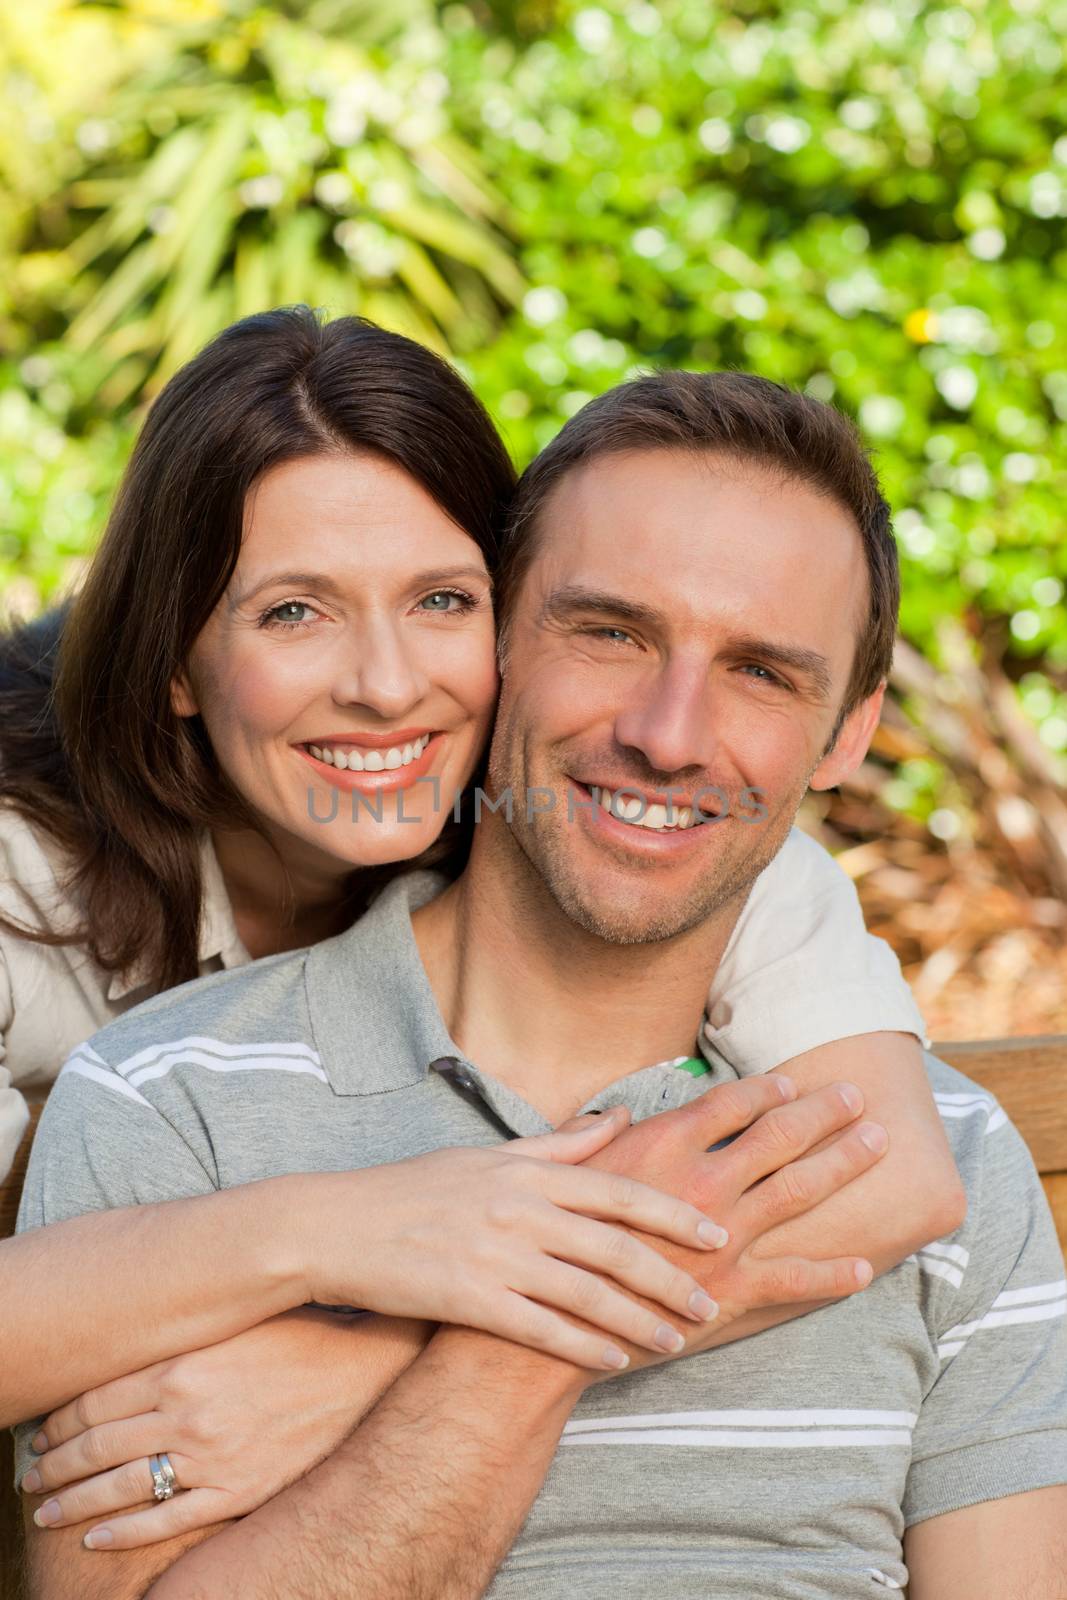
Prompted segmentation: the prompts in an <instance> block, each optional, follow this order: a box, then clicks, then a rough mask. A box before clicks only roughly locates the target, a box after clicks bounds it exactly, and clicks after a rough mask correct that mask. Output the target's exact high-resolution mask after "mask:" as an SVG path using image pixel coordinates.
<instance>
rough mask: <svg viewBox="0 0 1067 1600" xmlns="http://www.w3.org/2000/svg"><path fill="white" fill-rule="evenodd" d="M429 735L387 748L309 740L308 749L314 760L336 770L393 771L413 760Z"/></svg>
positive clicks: (427, 740) (419, 754) (424, 745)
mask: <svg viewBox="0 0 1067 1600" xmlns="http://www.w3.org/2000/svg"><path fill="white" fill-rule="evenodd" d="M430 737H431V735H430V734H428V733H424V734H422V736H421V737H420V738H418V739H413V740H412V741H411V743H410V744H395V745H390V746H389V748H388V750H354V749H353V748H352V746H351V745H344V746H342V745H328V744H309V745H308V749H309V750H310V751H311V754H312V755H313V756H314V757H315V760H316V761H325V763H326V765H327V766H328V767H336V768H337V770H338V771H339V772H395V771H396V769H397V768H398V767H407V766H410V765H411V763H412V762H413V761H417V760H418V758H419V756H421V755H422V752H423V751H424V750H425V749H426V746H427V745H428V744H429V742H430Z"/></svg>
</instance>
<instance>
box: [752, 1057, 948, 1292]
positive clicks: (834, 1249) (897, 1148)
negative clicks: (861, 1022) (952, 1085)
mask: <svg viewBox="0 0 1067 1600" xmlns="http://www.w3.org/2000/svg"><path fill="white" fill-rule="evenodd" d="M781 1070H782V1071H784V1072H787V1073H788V1074H789V1076H790V1077H791V1078H792V1079H794V1081H795V1082H796V1083H797V1085H798V1086H799V1087H800V1089H801V1092H802V1093H810V1092H811V1091H812V1090H814V1089H816V1088H821V1087H822V1086H823V1085H824V1084H827V1083H834V1082H836V1081H837V1080H838V1079H842V1078H844V1079H847V1081H848V1082H849V1083H854V1084H856V1085H857V1086H858V1087H859V1088H860V1089H861V1090H862V1091H863V1099H864V1105H865V1115H866V1116H868V1117H869V1118H871V1120H872V1121H874V1122H878V1123H881V1125H882V1127H883V1128H885V1129H886V1131H887V1133H888V1134H889V1149H888V1150H887V1151H886V1154H885V1155H884V1156H883V1157H882V1159H881V1161H879V1163H878V1165H877V1166H876V1167H872V1169H871V1170H870V1171H869V1172H865V1173H864V1174H863V1176H862V1177H860V1178H858V1179H857V1180H856V1182H855V1183H853V1184H850V1185H849V1187H848V1188H847V1189H841V1190H839V1191H838V1192H837V1193H836V1194H833V1195H831V1196H830V1198H829V1199H828V1200H824V1201H823V1203H822V1205H820V1206H819V1208H818V1210H817V1211H813V1212H811V1213H809V1214H808V1215H807V1216H804V1217H800V1218H798V1219H797V1220H796V1221H794V1222H787V1223H784V1224H783V1225H782V1226H781V1227H778V1228H773V1229H772V1230H771V1231H770V1232H769V1233H768V1234H766V1235H765V1237H764V1238H763V1239H762V1240H761V1241H760V1243H759V1245H758V1246H757V1247H756V1248H755V1253H756V1254H757V1255H763V1254H769V1255H786V1254H795V1255H809V1256H812V1257H816V1258H817V1257H820V1256H827V1257H829V1256H839V1255H845V1254H847V1253H851V1254H853V1255H861V1256H865V1257H866V1259H867V1260H868V1261H869V1262H870V1263H871V1265H872V1266H873V1267H874V1271H875V1276H876V1277H878V1276H880V1275H881V1274H882V1273H883V1272H888V1271H889V1270H890V1268H891V1267H895V1266H897V1265H899V1263H900V1262H901V1261H903V1260H904V1259H905V1257H906V1256H910V1255H911V1254H912V1252H913V1251H915V1250H918V1249H920V1248H921V1247H922V1246H923V1245H925V1244H930V1243H931V1242H932V1241H933V1240H934V1239H942V1238H944V1237H945V1235H946V1234H949V1233H954V1232H955V1230H956V1229H957V1228H958V1227H960V1226H961V1225H962V1223H963V1220H964V1218H965V1216H966V1214H967V1198H966V1195H965V1193H964V1188H963V1183H962V1181H961V1179H960V1175H959V1173H958V1171H957V1170H956V1163H955V1161H954V1160H953V1158H952V1152H951V1150H950V1149H949V1144H948V1140H947V1139H946V1137H945V1130H944V1125H943V1123H942V1121H941V1116H940V1114H939V1112H938V1109H937V1106H936V1104H935V1102H934V1097H933V1093H932V1091H931V1089H930V1083H929V1079H928V1077H927V1074H926V1068H925V1066H924V1064H923V1056H922V1050H921V1048H920V1046H919V1041H918V1039H916V1038H915V1037H914V1036H913V1035H912V1034H909V1033H869V1034H861V1035H859V1036H857V1037H855V1038H849V1039H834V1040H831V1042H830V1043H829V1044H824V1045H820V1046H819V1047H818V1049H815V1050H808V1051H806V1052H805V1053H804V1054H803V1055H799V1056H794V1057H793V1059H792V1060H791V1061H787V1062H785V1063H784V1064H783V1066H782V1068H781Z"/></svg>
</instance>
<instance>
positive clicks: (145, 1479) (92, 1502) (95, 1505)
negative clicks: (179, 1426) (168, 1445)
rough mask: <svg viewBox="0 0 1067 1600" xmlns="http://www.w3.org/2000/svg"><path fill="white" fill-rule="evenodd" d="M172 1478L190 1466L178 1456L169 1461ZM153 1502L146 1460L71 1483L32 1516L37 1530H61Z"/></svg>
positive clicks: (127, 1463) (138, 1459)
mask: <svg viewBox="0 0 1067 1600" xmlns="http://www.w3.org/2000/svg"><path fill="white" fill-rule="evenodd" d="M171 1459H172V1464H173V1466H174V1471H175V1474H176V1475H178V1473H179V1464H180V1465H181V1466H182V1467H183V1468H184V1470H185V1471H186V1472H188V1471H189V1468H190V1466H191V1463H188V1462H185V1461H184V1458H183V1457H181V1456H177V1457H172V1458H171ZM151 1498H152V1473H151V1471H150V1469H149V1466H148V1457H147V1456H137V1457H136V1459H131V1460H130V1461H127V1462H124V1464H123V1465H122V1466H121V1467H116V1468H115V1469H114V1470H113V1471H111V1472H101V1473H98V1474H97V1475H96V1477H94V1478H86V1479H84V1480H83V1481H82V1482H81V1483H72V1484H71V1485H70V1486H69V1487H68V1488H65V1489H59V1490H58V1491H57V1492H56V1493H55V1494H54V1495H52V1496H51V1497H50V1498H49V1499H47V1500H45V1501H44V1502H43V1504H41V1505H40V1506H38V1508H37V1510H36V1511H35V1512H34V1514H33V1520H34V1522H36V1524H37V1526H38V1527H39V1528H63V1527H67V1526H69V1525H70V1524H71V1523H74V1522H85V1521H86V1520H87V1519H88V1518H89V1517H106V1516H109V1515H110V1514H111V1513H112V1512H114V1511H128V1510H129V1509H130V1507H131V1506H137V1505H140V1504H141V1503H142V1501H144V1500H150V1499H151Z"/></svg>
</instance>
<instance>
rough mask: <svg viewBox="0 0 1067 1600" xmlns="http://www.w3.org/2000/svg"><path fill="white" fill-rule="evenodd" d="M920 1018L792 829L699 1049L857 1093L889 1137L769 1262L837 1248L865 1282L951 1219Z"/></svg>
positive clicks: (950, 1170) (950, 1172) (843, 893)
mask: <svg viewBox="0 0 1067 1600" xmlns="http://www.w3.org/2000/svg"><path fill="white" fill-rule="evenodd" d="M924 1035H925V1027H924V1023H923V1019H922V1016H921V1014H920V1012H919V1010H918V1007H917V1006H916V1004H915V1000H914V998H913V996H912V994H911V991H910V989H909V988H908V986H907V984H906V983H905V981H904V978H903V975H902V973H901V970H900V963H899V962H898V961H897V958H896V956H895V955H894V954H893V951H892V950H891V949H890V947H889V946H888V945H887V944H886V943H885V941H884V940H882V939H877V938H874V937H873V936H872V935H871V934H869V933H868V932H867V928H866V925H865V923H864V920H863V911H862V908H861V906H860V902H859V897H858V896H857V894H856V890H855V887H854V885H853V883H852V881H851V879H850V878H849V877H848V875H847V874H846V873H845V872H844V871H842V869H841V867H839V866H838V864H837V863H836V862H835V860H834V859H833V857H832V856H831V855H829V853H828V852H827V851H826V850H824V849H823V848H822V846H821V845H819V844H817V843H816V842H815V840H814V839H811V838H809V837H808V836H807V835H806V834H803V833H801V832H800V830H799V829H797V828H794V829H793V830H792V832H791V833H790V835H789V837H788V839H787V840H786V842H785V844H784V845H783V847H782V849H781V850H780V851H779V852H778V854H777V856H775V858H774V860H773V861H772V862H771V863H770V865H769V866H768V867H767V868H765V870H764V871H763V872H762V873H761V874H760V876H759V877H758V878H757V879H756V882H755V884H754V885H753V887H752V892H751V894H750V895H749V898H748V900H747V902H746V904H745V906H744V909H743V911H742V912H741V915H740V917H739V918H738V921H737V925H736V927H735V929H734V933H733V937H732V938H731V940H730V943H729V945H728V946H727V949H726V952H725V954H724V956H723V959H722V961H721V963H720V965H719V968H718V971H717V972H716V974H715V979H714V982H713V983H712V986H711V991H710V993H709V996H708V1019H707V1022H706V1024H705V1027H704V1037H705V1039H706V1040H707V1042H708V1043H709V1044H710V1045H711V1046H712V1048H713V1050H714V1052H715V1053H716V1054H717V1055H719V1056H721V1057H722V1058H723V1059H724V1060H725V1061H727V1062H728V1063H729V1065H730V1066H732V1067H733V1069H734V1070H735V1071H736V1072H737V1073H738V1074H739V1075H740V1076H742V1077H748V1076H750V1075H752V1074H754V1073H760V1072H766V1071H767V1070H768V1069H769V1068H772V1067H775V1066H777V1067H778V1068H779V1069H780V1070H782V1071H785V1072H787V1073H788V1074H789V1076H790V1077H791V1078H794V1079H795V1080H796V1083H797V1085H798V1087H799V1088H800V1090H801V1092H802V1093H810V1092H811V1091H812V1090H814V1089H819V1088H822V1087H823V1086H824V1085H826V1084H828V1083H833V1082H835V1081H836V1080H838V1079H841V1078H844V1079H847V1080H848V1082H850V1083H855V1084H856V1085H857V1086H858V1087H859V1088H860V1089H861V1090H862V1091H863V1097H864V1101H865V1104H866V1107H867V1115H868V1116H869V1117H871V1118H872V1119H873V1120H874V1121H875V1122H879V1123H881V1125H882V1126H883V1127H884V1128H885V1129H886V1131H887V1132H888V1134H889V1150H888V1153H887V1155H886V1156H885V1158H884V1160H882V1161H881V1162H879V1164H878V1166H877V1168H876V1169H875V1170H874V1171H873V1172H870V1173H868V1174H867V1175H866V1176H865V1177H864V1178H862V1179H861V1180H860V1182H859V1183H857V1184H855V1185H853V1186H852V1188H851V1189H850V1190H849V1191H848V1192H847V1194H845V1193H844V1192H843V1193H842V1194H840V1195H838V1196H836V1197H835V1199H834V1201H833V1203H832V1204H831V1205H830V1206H828V1207H820V1209H819V1212H818V1216H817V1220H816V1218H815V1217H812V1218H805V1219H804V1221H803V1222H802V1223H800V1224H799V1225H797V1226H796V1227H793V1226H792V1225H791V1226H790V1230H789V1232H788V1234H782V1236H781V1237H779V1236H778V1234H776V1233H772V1234H769V1235H768V1237H767V1247H768V1248H770V1249H773V1250H775V1251H777V1250H780V1249H784V1247H785V1243H786V1242H789V1243H791V1244H792V1246H793V1248H795V1249H796V1250H797V1251H798V1252H799V1253H800V1254H810V1253H812V1252H813V1251H814V1250H817V1249H818V1242H819V1235H820V1234H822V1235H823V1237H824V1238H825V1251H826V1254H828V1255H838V1254H841V1253H842V1251H843V1250H849V1251H852V1252H854V1253H856V1254H860V1255H864V1256H866V1257H867V1259H868V1260H869V1261H871V1262H873V1264H874V1267H875V1271H876V1272H878V1273H881V1272H885V1271H887V1270H888V1269H889V1268H890V1267H893V1266H896V1265H897V1263H898V1262H900V1261H903V1259H904V1258H905V1256H908V1255H910V1254H911V1253H912V1251H913V1250H916V1249H917V1248H919V1246H921V1245H924V1244H929V1243H930V1242H931V1241H932V1240H934V1239H939V1238H942V1237H943V1236H944V1235H945V1234H946V1233H951V1232H953V1231H954V1230H955V1229H956V1228H957V1227H959V1225H960V1223H961V1222H962V1221H963V1215H964V1210H965V1201H964V1194H963V1186H962V1184H961V1182H960V1178H959V1174H958V1172H957V1171H956V1165H955V1162H954V1161H953V1159H952V1154H951V1151H950V1150H949V1146H948V1141H947V1140H946V1138H945V1135H944V1131H943V1128H942V1124H941V1118H940V1116H939V1114H938V1110H937V1107H936V1105H935V1104H934V1098H933V1095H932V1093H931V1091H930V1086H929V1083H928V1081H927V1076H926V1071H925V1068H924V1066H923V1060H922V1051H921V1041H923V1039H924Z"/></svg>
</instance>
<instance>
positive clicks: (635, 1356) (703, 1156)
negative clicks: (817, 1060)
mask: <svg viewBox="0 0 1067 1600" xmlns="http://www.w3.org/2000/svg"><path fill="white" fill-rule="evenodd" d="M795 1092H796V1091H795V1087H794V1085H793V1084H792V1082H791V1080H789V1079H787V1078H783V1077H782V1076H781V1075H780V1074H778V1073H775V1074H769V1075H766V1076H761V1077H754V1078H745V1079H742V1080H741V1081H740V1082H737V1083H727V1084H722V1085H720V1086H718V1087H717V1088H714V1089H710V1090H709V1091H708V1092H707V1094H704V1095H701V1096H700V1097H699V1098H698V1099H696V1100H692V1101H690V1103H689V1104H688V1105H686V1106H682V1107H681V1108H680V1109H679V1110H677V1111H667V1112H663V1113H661V1114H660V1115H659V1116H655V1117H648V1118H646V1119H645V1120H644V1121H643V1122H639V1123H637V1124H635V1126H633V1127H631V1128H629V1129H627V1130H626V1131H625V1132H624V1133H622V1134H620V1135H619V1137H618V1138H617V1139H616V1140H615V1141H614V1142H613V1143H612V1144H611V1145H609V1146H608V1147H607V1148H606V1149H604V1150H602V1151H600V1152H598V1153H597V1155H595V1156H593V1157H592V1158H591V1159H590V1162H589V1165H591V1166H597V1167H600V1168H601V1169H603V1170H606V1171H610V1172H619V1173H625V1174H626V1175H627V1176H628V1177H632V1178H638V1179H640V1180H641V1182H643V1183H646V1184H651V1185H652V1186H653V1187H654V1188H657V1189H662V1190H664V1191H665V1192H666V1193H669V1194H675V1195H677V1196H679V1198H682V1199H685V1200H688V1201H689V1202H690V1203H691V1204H693V1205H696V1206H698V1207H699V1208H700V1209H701V1210H702V1211H704V1212H706V1213H707V1214H708V1215H709V1216H711V1217H714V1218H715V1220H716V1222H719V1223H721V1224H722V1226H723V1227H724V1228H725V1229H726V1230H727V1232H728V1233H729V1236H730V1237H729V1242H728V1243H727V1244H726V1245H725V1246H724V1247H723V1248H722V1249H721V1250H719V1251H717V1252H716V1253H715V1254H714V1255H712V1256H706V1255H703V1254H701V1253H700V1252H698V1251H695V1250H688V1249H685V1248H683V1247H681V1246H678V1245H672V1244H667V1243H666V1242H665V1241H664V1240H662V1239H657V1240H655V1241H654V1243H655V1247H656V1249H657V1250H659V1251H660V1252H661V1254H663V1255H665V1256H666V1257H667V1259H668V1260H669V1261H671V1262H672V1263H673V1264H675V1265H677V1266H678V1267H681V1268H683V1269H684V1270H685V1271H686V1272H689V1273H691V1274H692V1275H693V1276H694V1277H696V1278H698V1279H699V1280H700V1281H701V1282H702V1283H703V1285H704V1287H705V1289H706V1291H707V1293H708V1294H709V1295H710V1296H711V1297H712V1299H713V1300H714V1301H715V1302H716V1304H717V1314H713V1317H712V1319H711V1320H709V1321H708V1322H706V1323H705V1324H704V1325H703V1326H699V1327H697V1328H687V1330H686V1338H685V1342H684V1349H685V1350H686V1352H687V1353H690V1354H691V1353H694V1352H696V1351H698V1350H704V1349H707V1348H709V1347H710V1346H711V1345H713V1344H721V1343H724V1342H726V1340H727V1339H728V1338H729V1337H731V1335H730V1334H728V1333H727V1330H728V1329H729V1328H730V1326H731V1324H734V1323H736V1322H737V1321H738V1319H740V1318H742V1317H744V1316H745V1315H746V1313H749V1312H753V1311H755V1312H757V1313H759V1312H760V1311H761V1310H762V1309H765V1308H770V1307H775V1308H784V1309H783V1310H782V1311H779V1312H778V1313H777V1314H775V1315H774V1316H773V1317H772V1319H771V1320H782V1316H783V1315H796V1314H798V1311H799V1309H800V1308H803V1309H805V1310H811V1309H813V1308H814V1307H815V1306H816V1305H823V1304H826V1303H827V1302H828V1301H832V1300H840V1299H843V1298H845V1297H846V1296H847V1295H850V1294H854V1293H855V1292H856V1291H857V1290H858V1289H862V1288H865V1287H866V1285H867V1284H868V1283H870V1281H871V1277H872V1269H871V1265H870V1263H869V1262H868V1261H866V1260H864V1259H863V1258H862V1257H856V1256H846V1257H841V1258H837V1259H835V1260H830V1261H815V1260H806V1259H804V1258H802V1257H797V1256H783V1257H778V1258H774V1257H771V1258H760V1259H757V1257H756V1256H755V1255H754V1254H753V1251H752V1247H753V1246H754V1245H755V1244H756V1243H757V1242H758V1241H759V1240H761V1239H762V1238H763V1236H764V1235H765V1234H766V1233H767V1232H768V1231H769V1230H770V1229H771V1228H774V1227H777V1226H778V1225H779V1224H781V1223H783V1222H785V1221H787V1220H789V1219H790V1218H793V1217H797V1216H799V1215H801V1214H802V1213H804V1212H806V1211H810V1210H811V1209H812V1208H813V1207H814V1206H817V1205H818V1204H819V1203H820V1202H821V1201H823V1200H825V1199H826V1198H827V1197H828V1196H830V1195H832V1194H836V1193H837V1191H838V1190H839V1189H841V1188H843V1187H844V1186H845V1185H846V1184H848V1183H851V1182H852V1180H853V1179H854V1178H857V1177H859V1175H860V1174H861V1173H863V1172H866V1171H867V1170H868V1169H869V1168H870V1167H872V1166H874V1164H875V1163H876V1162H877V1161H878V1160H879V1159H880V1158H881V1156H882V1155H883V1154H884V1152H885V1149H886V1147H887V1139H886V1134H885V1130H884V1128H881V1127H880V1126H879V1125H878V1124H876V1123H870V1122H858V1121H857V1118H858V1117H859V1115H860V1113H861V1111H862V1110H863V1096H862V1095H861V1094H860V1092H859V1090H858V1089H857V1088H856V1087H855V1086H854V1085H852V1084H843V1083H842V1084H833V1085H831V1086H829V1087H827V1088H825V1089H819V1090H816V1091H815V1092H814V1093H813V1094H808V1095H803V1096H801V1098H800V1099H793V1098H792V1097H793V1096H794V1095H795ZM753 1118H756V1119H757V1120H755V1121H754V1120H753ZM742 1129H743V1130H744V1131H743V1132H740V1130H742ZM734 1134H739V1137H737V1138H735V1139H734V1140H733V1142H732V1143H731V1144H729V1145H728V1146H726V1148H724V1149H719V1150H710V1149H709V1147H710V1146H712V1145H715V1144H718V1143H719V1142H720V1141H721V1140H723V1139H726V1138H730V1137H731V1135H734ZM832 1134H838V1135H840V1137H838V1138H837V1139H835V1140H834V1142H833V1143H832V1144H830V1145H828V1146H827V1147H826V1148H825V1149H821V1150H816V1146H818V1145H820V1144H821V1143H822V1142H823V1140H825V1139H827V1138H828V1137H829V1136H830V1135H832ZM762 1325H769V1324H768V1323H764V1324H762ZM737 1331H740V1330H737ZM744 1331H745V1332H753V1331H755V1329H754V1328H753V1327H747V1328H745V1330H744ZM724 1335H725V1338H724ZM734 1336H736V1333H735V1335H734ZM682 1348H683V1346H682V1345H681V1344H678V1345H677V1346H676V1348H675V1351H674V1352H672V1353H680V1351H681V1349H682ZM630 1354H631V1360H632V1362H633V1363H634V1364H638V1365H647V1364H648V1361H649V1357H648V1355H647V1352H645V1351H640V1352H639V1351H638V1350H637V1349H636V1347H631V1349H630ZM653 1359H655V1358H653ZM589 1377H590V1379H591V1380H592V1379H594V1378H595V1377H596V1375H594V1374H590V1375H589Z"/></svg>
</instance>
